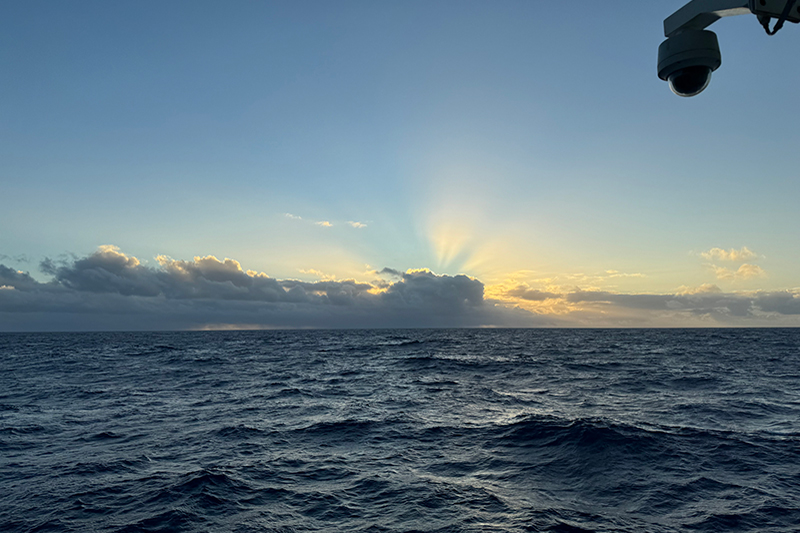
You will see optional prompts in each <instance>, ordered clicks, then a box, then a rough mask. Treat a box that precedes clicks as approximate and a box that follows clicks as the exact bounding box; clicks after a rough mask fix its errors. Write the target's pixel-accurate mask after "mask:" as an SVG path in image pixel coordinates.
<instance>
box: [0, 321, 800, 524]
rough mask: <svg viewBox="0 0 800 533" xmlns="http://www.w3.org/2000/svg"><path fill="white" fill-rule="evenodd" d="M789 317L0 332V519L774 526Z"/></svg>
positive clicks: (798, 502)
mask: <svg viewBox="0 0 800 533" xmlns="http://www.w3.org/2000/svg"><path fill="white" fill-rule="evenodd" d="M799 524H800V330H792V329H761V330H755V329H745V330H743V329H735V330H410V331H409V330H406V331H400V330H397V331H344V332H342V331H277V332H206V333H111V334H109V333H102V334H5V335H0V530H1V531H4V532H5V531H13V532H23V531H24V532H28V531H30V532H33V531H101V532H105V531H109V532H110V531H115V532H134V531H193V532H194V531H196V532H200V531H238V532H245V531H259V532H300V531H328V532H334V531H337V532H338V531H364V532H367V531H369V532H384V531H385V532H390V531H391V532H407V531H438V532H461V531H474V532H478V531H481V532H483V531H498V532H499V531H504V532H506V531H511V532H522V531H556V532H583V531H615V532H616V531H630V532H667V531H714V532H719V531H726V532H727V531H760V532H764V531H776V532H777V531H780V532H789V531H798V530H800V526H799Z"/></svg>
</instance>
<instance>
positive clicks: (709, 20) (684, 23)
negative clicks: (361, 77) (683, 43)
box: [664, 0, 752, 37]
mask: <svg viewBox="0 0 800 533" xmlns="http://www.w3.org/2000/svg"><path fill="white" fill-rule="evenodd" d="M749 13H752V11H750V0H692V1H691V2H689V3H688V4H686V5H685V6H683V7H682V8H680V9H679V10H677V11H676V12H675V13H673V14H672V15H670V16H669V17H668V18H667V19H666V20H665V21H664V35H666V36H667V37H671V36H672V35H674V34H675V33H677V32H679V31H680V30H685V29H692V30H702V29H704V28H707V27H708V26H711V25H712V24H713V23H715V22H716V21H718V20H719V19H721V18H722V17H730V16H732V15H746V14H749Z"/></svg>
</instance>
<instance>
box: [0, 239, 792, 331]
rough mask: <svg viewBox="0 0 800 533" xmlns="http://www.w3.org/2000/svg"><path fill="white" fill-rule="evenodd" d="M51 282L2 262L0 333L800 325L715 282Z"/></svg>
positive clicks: (114, 278)
mask: <svg viewBox="0 0 800 533" xmlns="http://www.w3.org/2000/svg"><path fill="white" fill-rule="evenodd" d="M41 269H42V271H43V272H47V273H49V275H50V276H52V279H51V280H49V281H46V282H39V281H37V280H36V279H34V278H33V277H32V276H31V275H30V274H29V273H27V272H22V271H19V270H16V269H13V268H10V267H7V266H4V265H0V288H2V290H0V328H2V329H3V330H5V331H25V330H59V329H64V330H131V329H134V330H152V329H161V330H163V329H204V328H209V327H239V326H242V327H247V328H286V327H289V328H294V327H305V328H308V327H316V328H378V327H380V328H400V327H479V326H505V327H532V326H552V327H559V326H573V327H574V326H600V327H603V326H606V327H618V326H627V327H632V326H633V327H644V326H697V325H714V326H719V325H790V326H791V325H798V317H799V316H800V289H796V290H785V291H771V292H770V291H755V292H753V291H751V292H740V293H730V292H727V293H726V292H723V291H722V290H721V289H720V288H719V287H718V286H716V285H711V284H706V285H701V286H700V287H696V288H687V287H681V288H680V289H678V290H677V291H675V292H674V293H670V294H647V293H638V294H627V293H619V292H613V291H610V290H582V289H579V288H571V289H564V288H559V287H541V288H536V287H531V286H529V285H527V284H525V283H510V284H507V285H500V286H492V287H491V288H490V289H491V290H490V296H489V297H487V295H486V290H485V287H484V284H483V283H482V282H481V281H480V280H478V279H476V278H473V277H469V276H466V275H455V276H451V275H441V274H436V273H435V272H432V271H430V270H428V269H417V270H407V271H405V272H402V271H399V270H395V269H391V268H384V269H382V270H381V271H379V272H377V271H371V272H370V274H371V275H378V276H383V279H375V280H374V281H370V282H362V281H357V280H354V279H349V280H334V279H322V280H320V281H311V282H308V281H300V280H293V279H276V278H272V277H270V276H268V275H267V274H265V273H261V272H255V271H252V270H245V269H244V268H243V267H242V265H241V264H240V263H239V262H238V261H236V260H234V259H229V258H226V259H218V258H217V257H214V256H213V255H206V256H197V257H194V258H193V259H192V260H177V259H172V258H170V257H167V256H163V255H162V256H158V257H157V258H156V262H155V264H153V265H147V264H144V263H143V262H141V261H139V260H138V259H137V258H136V257H133V256H130V255H127V254H125V253H124V252H122V251H121V250H120V249H119V248H117V247H115V246H110V245H109V246H101V247H99V248H98V249H97V250H96V251H95V252H94V253H92V254H89V255H87V256H84V257H74V258H72V259H60V260H58V261H53V260H49V259H46V260H44V261H43V262H42V265H41Z"/></svg>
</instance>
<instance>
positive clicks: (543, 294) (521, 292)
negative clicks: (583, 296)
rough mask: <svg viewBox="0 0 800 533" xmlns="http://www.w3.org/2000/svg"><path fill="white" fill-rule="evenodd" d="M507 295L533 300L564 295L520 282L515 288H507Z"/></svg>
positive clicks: (539, 300) (537, 300)
mask: <svg viewBox="0 0 800 533" xmlns="http://www.w3.org/2000/svg"><path fill="white" fill-rule="evenodd" d="M505 296H507V297H509V298H520V299H521V300H528V301H531V302H541V301H544V300H549V299H553V298H561V297H562V295H561V294H557V293H553V292H547V291H540V290H538V289H531V288H530V287H528V286H527V285H526V284H520V285H517V286H516V287H514V288H513V289H509V290H507V291H506V292H505Z"/></svg>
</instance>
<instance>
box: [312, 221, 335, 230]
mask: <svg viewBox="0 0 800 533" xmlns="http://www.w3.org/2000/svg"><path fill="white" fill-rule="evenodd" d="M314 224H316V225H317V226H322V227H323V228H330V227H332V226H333V224H331V223H330V222H328V221H327V220H320V221H319V222H314Z"/></svg>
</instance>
